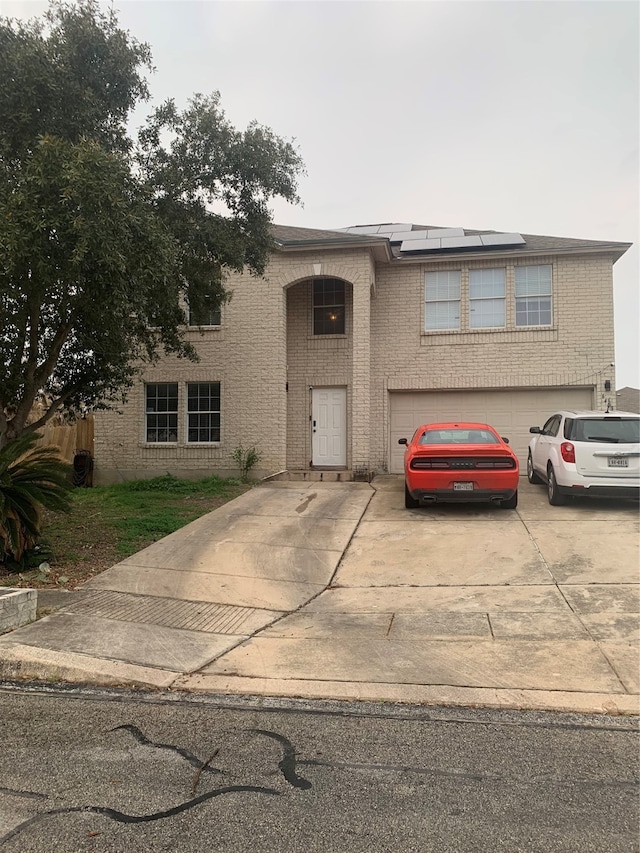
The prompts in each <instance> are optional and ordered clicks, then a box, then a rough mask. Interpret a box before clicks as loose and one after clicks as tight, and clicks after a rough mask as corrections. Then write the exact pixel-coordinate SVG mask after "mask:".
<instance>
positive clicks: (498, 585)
mask: <svg viewBox="0 0 640 853" xmlns="http://www.w3.org/2000/svg"><path fill="white" fill-rule="evenodd" d="M638 527H639V519H638V506H637V504H634V503H625V502H621V501H582V502H579V501H575V502H571V503H569V504H568V505H567V506H563V507H551V506H549V504H548V503H547V499H546V493H545V490H544V488H542V487H539V486H532V485H530V484H529V483H528V482H527V481H526V480H524V479H523V480H522V482H521V485H520V502H519V506H518V509H517V510H503V509H500V508H499V507H494V506H484V505H475V506H474V505H465V506H462V505H458V506H455V505H442V506H436V507H430V508H421V509H417V510H406V509H405V508H404V496H403V480H402V478H400V477H394V476H382V477H377V478H376V479H375V480H374V481H373V482H372V483H371V484H366V483H317V482H311V483H309V482H304V483H299V482H274V483H265V484H263V485H260V486H258V487H256V488H255V489H252V490H251V491H250V492H247V493H245V494H244V495H242V496H241V497H239V498H237V499H236V500H234V501H232V502H230V503H228V504H226V505H224V506H223V507H221V508H220V509H218V510H216V511H215V512H212V513H210V514H209V515H207V516H204V517H202V518H200V519H198V520H197V521H195V522H193V523H192V524H190V525H188V526H187V527H184V528H182V529H181V530H178V531H177V532H176V533H173V534H171V535H170V536H167V537H166V538H165V539H162V540H161V541H159V542H156V543H155V544H153V545H151V546H150V547H148V548H146V549H144V550H143V551H141V552H139V553H137V554H135V555H133V556H132V557H129V558H128V559H126V560H124V561H123V562H121V563H119V564H117V565H116V566H114V567H112V568H111V569H108V570H107V571H106V572H103V573H102V574H100V575H98V576H96V577H95V578H94V579H92V580H91V581H90V582H88V583H87V584H85V585H84V587H83V588H82V590H81V591H80V592H76V593H68V594H66V595H65V594H61V595H60V596H59V597H58V600H57V601H56V602H55V609H54V610H53V611H52V612H51V613H50V614H49V615H47V616H45V617H44V618H41V619H39V620H38V621H37V622H34V623H32V624H31V625H28V626H26V627H23V628H19V629H17V630H14V631H11V632H10V633H7V634H5V635H3V636H2V637H0V674H1V675H2V676H3V677H4V678H8V679H15V678H19V679H29V680H50V681H55V680H59V681H71V682H76V683H85V684H100V685H127V686H129V685H130V686H143V687H148V688H160V689H167V690H168V689H171V690H172V691H186V692H206V693H209V694H212V693H215V694H251V695H265V696H281V697H305V698H327V699H344V700H366V701H392V702H400V703H411V704H419V705H439V706H441V705H450V706H473V707H486V708H509V709H533V710H562V711H575V712H579V713H596V714H614V715H615V714H638V713H640V696H639V694H640V667H639V662H640V654H639V652H640V621H639V609H640V608H639V599H638V592H639V584H638V580H639V578H638V566H639V560H638V556H639V554H638V550H639V549H638V546H639V537H638V532H639V530H638ZM46 601H47V598H46V596H43V600H42V601H41V605H42V604H46Z"/></svg>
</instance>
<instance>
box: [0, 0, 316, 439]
mask: <svg viewBox="0 0 640 853" xmlns="http://www.w3.org/2000/svg"><path fill="white" fill-rule="evenodd" d="M150 62H151V54H150V50H149V47H148V46H147V45H144V44H140V43H139V42H137V41H136V40H135V39H133V38H132V37H131V36H130V35H129V34H128V33H127V32H125V31H124V30H122V29H120V28H119V27H118V21H117V17H116V14H115V12H113V11H110V12H108V13H104V12H102V11H101V10H100V6H99V4H98V2H97V0H80V2H79V3H77V4H65V3H63V2H52V5H51V7H50V10H49V12H48V13H47V14H46V15H45V17H44V19H43V20H41V21H39V20H35V21H31V22H29V23H26V24H23V23H19V22H15V21H11V20H8V19H0V79H2V81H3V85H2V86H1V87H0V446H1V445H2V444H3V443H4V442H6V441H8V440H10V439H11V438H14V437H16V436H18V435H20V434H21V433H23V432H25V431H33V430H36V429H37V428H38V427H39V426H42V425H43V424H44V423H46V421H47V420H48V419H49V418H50V417H51V416H52V415H53V414H54V413H55V412H56V411H57V410H60V409H67V410H69V411H71V412H74V411H75V412H77V411H80V410H82V409H83V408H85V407H95V408H99V407H107V406H110V405H113V404H115V403H117V402H118V401H120V400H122V399H123V398H124V396H125V395H126V392H127V390H128V389H129V388H130V387H131V386H132V384H133V382H134V380H135V378H136V376H137V373H138V371H139V370H140V369H141V368H142V367H143V365H144V364H145V363H147V362H152V361H154V360H155V359H156V358H157V357H158V356H159V354H160V353H161V352H170V353H175V354H178V355H180V356H183V357H186V358H190V359H192V360H197V353H196V350H195V348H194V347H193V346H192V345H191V344H190V343H189V342H187V341H186V340H185V338H184V326H185V319H186V318H185V306H186V305H187V304H189V305H191V307H192V308H193V309H194V310H195V311H196V312H197V313H198V312H201V311H202V310H203V309H204V308H205V307H210V306H211V305H213V306H214V307H215V306H217V305H219V304H221V303H222V302H224V301H225V300H227V299H228V298H229V293H228V292H227V291H226V289H225V275H226V273H227V272H228V271H229V270H235V271H241V270H243V269H248V270H249V271H250V272H251V273H253V274H255V275H260V274H262V273H263V271H264V269H265V266H266V263H267V260H268V257H269V253H270V251H271V250H272V248H273V242H272V238H271V236H270V223H271V218H270V210H269V203H270V201H271V200H272V199H274V198H276V197H281V198H284V199H286V200H288V201H290V202H294V203H296V202H297V201H298V196H297V187H296V183H297V179H298V176H299V175H300V174H301V173H302V170H303V166H302V161H301V160H300V157H299V155H298V154H297V151H296V149H295V148H294V147H293V145H292V144H291V143H289V142H286V141H284V140H282V139H280V138H279V137H277V136H276V135H275V134H274V133H273V132H272V131H271V130H270V129H269V128H264V127H261V126H259V125H257V124H256V123H252V124H250V125H249V127H248V128H247V130H246V131H244V132H241V131H238V130H236V129H235V128H234V127H233V126H232V125H231V124H230V123H229V122H228V120H227V119H226V117H225V114H224V112H223V110H222V109H221V107H220V96H219V94H218V93H213V94H212V95H210V96H208V97H205V96H202V95H196V96H195V97H194V98H193V99H192V100H191V101H190V102H189V104H188V105H187V108H186V109H185V110H183V111H179V110H178V109H177V108H176V106H175V104H174V102H173V101H168V102H167V103H165V104H163V105H161V106H160V107H158V108H157V109H156V110H155V111H154V112H153V113H152V114H151V116H150V117H149V119H148V120H147V122H146V124H145V126H144V127H143V128H142V129H141V131H140V133H139V135H138V138H137V141H135V142H134V140H133V139H131V138H130V137H129V136H128V134H127V121H128V118H129V115H130V112H131V110H132V109H133V108H134V107H135V106H137V105H138V104H139V103H140V101H143V100H145V99H146V98H147V97H148V92H147V84H146V80H145V78H144V76H143V74H144V72H146V71H147V70H149V68H150ZM212 203H213V204H215V206H216V209H224V210H225V211H226V215H221V214H220V213H213V212H212V209H211V207H212ZM36 400H37V401H40V403H41V404H42V405H43V406H44V409H43V414H42V416H41V417H39V418H38V419H37V420H36V421H34V422H33V423H29V416H30V414H31V413H32V411H33V404H34V401H36Z"/></svg>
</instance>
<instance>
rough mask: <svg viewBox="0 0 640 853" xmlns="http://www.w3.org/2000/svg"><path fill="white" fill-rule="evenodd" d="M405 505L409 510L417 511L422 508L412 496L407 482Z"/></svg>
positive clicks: (405, 485)
mask: <svg viewBox="0 0 640 853" xmlns="http://www.w3.org/2000/svg"><path fill="white" fill-rule="evenodd" d="M404 505H405V507H406V508H407V509H417V508H418V507H419V506H420V501H417V500H416V499H415V498H414V497H412V496H411V492H410V491H409V488H408V486H407V483H406V481H405V484H404Z"/></svg>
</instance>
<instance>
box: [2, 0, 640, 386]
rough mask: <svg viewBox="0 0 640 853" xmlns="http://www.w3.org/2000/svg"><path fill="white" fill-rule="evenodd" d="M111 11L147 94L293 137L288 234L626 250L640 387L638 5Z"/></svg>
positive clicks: (177, 5)
mask: <svg viewBox="0 0 640 853" xmlns="http://www.w3.org/2000/svg"><path fill="white" fill-rule="evenodd" d="M114 5H115V8H116V9H118V10H119V11H120V14H119V18H120V22H121V24H122V25H123V26H124V27H125V28H127V29H129V30H130V32H131V33H132V35H134V36H135V37H136V38H138V39H139V40H140V41H146V42H148V43H149V44H150V45H151V47H152V50H153V58H154V64H155V66H156V68H157V72H156V73H155V75H154V76H153V77H152V79H151V89H152V94H153V97H154V101H155V102H159V101H162V100H164V99H165V98H168V97H173V98H175V99H176V101H177V103H178V105H179V106H184V105H185V103H186V101H187V99H188V98H189V96H190V95H192V94H193V93H195V92H202V93H205V94H207V93H209V92H211V91H213V90H219V91H220V93H221V97H222V105H223V108H224V109H225V111H226V113H227V116H228V118H229V119H230V120H231V121H232V122H233V123H234V124H235V125H236V126H237V127H239V128H244V127H245V126H246V125H247V124H248V122H249V121H251V120H252V119H257V120H258V121H259V122H260V123H261V124H266V125H268V126H270V127H272V128H273V130H274V131H275V132H276V133H278V134H279V135H280V136H284V137H287V138H295V140H296V143H297V145H298V147H299V150H300V153H301V155H302V157H303V159H304V161H305V163H306V168H307V172H308V175H307V176H306V177H305V178H304V179H303V180H302V182H301V186H300V192H301V197H302V200H303V203H304V207H292V206H290V205H287V204H277V205H276V206H275V207H274V219H275V221H276V222H278V223H280V224H284V225H298V226H306V227H311V228H341V227H346V226H348V225H357V224H367V223H373V222H415V223H420V224H427V225H439V226H449V227H451V226H457V227H466V228H481V229H482V228H486V229H495V230H498V231H520V232H523V233H529V234H547V235H554V236H560V237H581V238H588V239H596V240H618V241H621V242H629V243H634V244H635V245H634V246H633V248H631V249H630V250H629V251H628V252H627V254H626V255H625V256H624V257H623V258H622V259H621V260H620V261H618V263H617V264H616V265H615V267H614V294H615V312H616V319H615V330H616V374H617V375H616V382H617V387H618V388H620V387H623V386H626V385H630V386H633V387H640V354H639V345H638V341H639V338H640V334H639V326H640V305H639V299H638V290H639V288H638V282H639V264H638V258H639V252H638V241H639V236H640V235H639V221H638V209H639V182H638V159H639V152H638V142H639V126H640V121H639V104H640V91H639V89H640V85H639V83H640V73H639V66H638V57H639V32H640V26H639V9H640V5H639V4H638V3H637V2H635V0H633V1H632V0H630V2H588V1H587V0H574V2H555V0H554V1H553V2H527V1H526V0H513V2H511V0H500V2H485V0H472V1H471V2H457V0H445V2H411V0H409V2H404V0H397V2H396V1H395V0H385V2H375V0H359V2H358V1H356V2H333V0H316V2H306V0H279V2H272V0H261V2H254V0H251V2H249V0H247V1H246V2H245V0H233V2H219V0H206V1H205V2H190V0H153V2H148V0H117V2H115V3H114ZM44 8H46V3H43V2H40V0H22V2H16V0H0V13H1V14H2V15H8V16H16V17H30V16H33V15H39V14H41V12H42V10H43V9H44ZM541 358H543V355H542V353H541ZM603 367H604V365H603Z"/></svg>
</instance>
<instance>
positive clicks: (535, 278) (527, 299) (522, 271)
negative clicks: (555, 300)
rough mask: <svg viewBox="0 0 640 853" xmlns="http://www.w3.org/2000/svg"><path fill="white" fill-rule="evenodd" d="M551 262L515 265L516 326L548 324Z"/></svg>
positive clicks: (550, 297)
mask: <svg viewBox="0 0 640 853" xmlns="http://www.w3.org/2000/svg"><path fill="white" fill-rule="evenodd" d="M551 316H552V293H551V264H542V265H540V266H535V267H516V326H550V325H551Z"/></svg>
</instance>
